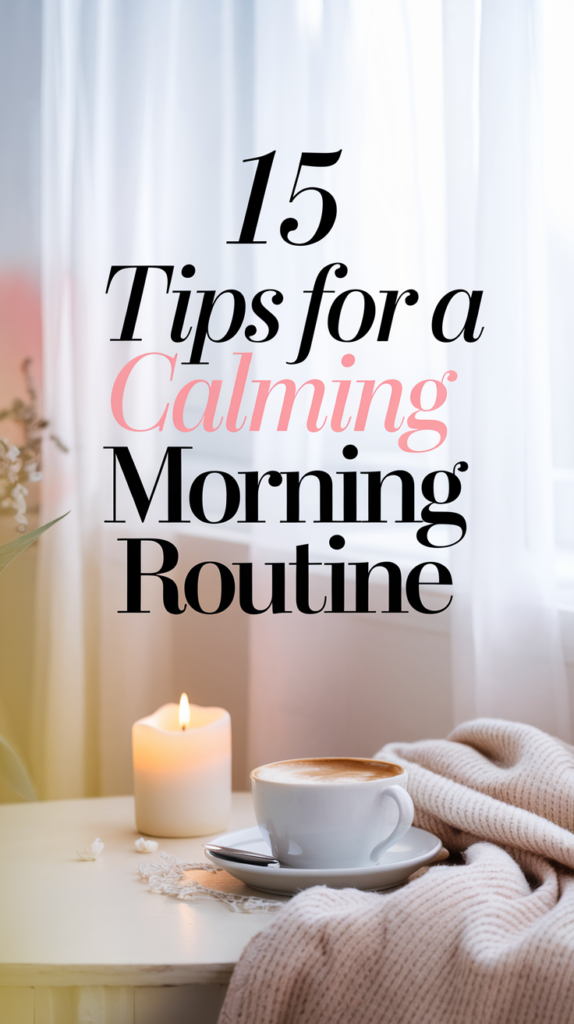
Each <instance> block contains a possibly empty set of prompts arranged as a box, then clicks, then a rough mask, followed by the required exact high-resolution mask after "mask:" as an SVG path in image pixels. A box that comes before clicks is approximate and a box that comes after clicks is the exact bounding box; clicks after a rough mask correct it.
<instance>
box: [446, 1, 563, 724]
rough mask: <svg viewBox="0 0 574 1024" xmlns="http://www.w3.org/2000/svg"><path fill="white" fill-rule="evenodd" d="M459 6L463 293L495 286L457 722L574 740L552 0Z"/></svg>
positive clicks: (452, 35)
mask: <svg viewBox="0 0 574 1024" xmlns="http://www.w3.org/2000/svg"><path fill="white" fill-rule="evenodd" d="M477 13H478V12H477V9H476V6H475V5H474V4H472V3H462V4H455V3H448V4H447V5H446V7H445V26H444V28H445V110H446V143H447V154H448V160H447V196H448V198H449V211H448V216H449V243H450V244H449V287H453V288H455V287H460V283H459V282H460V281H461V280H462V279H467V280H469V279H470V280H472V282H473V286H474V287H476V288H482V289H484V307H483V323H484V327H485V330H484V336H483V337H482V338H481V339H480V341H479V342H478V343H477V344H476V345H474V346H472V350H471V351H466V352H463V353H460V350H459V351H458V353H457V354H458V355H460V356H462V359H461V363H460V378H461V383H462V388H461V390H460V393H459V394H458V396H457V398H458V399H459V407H458V408H457V410H456V412H457V416H456V420H455V425H454V431H453V435H451V437H456V438H457V440H458V441H459V443H460V445H461V451H462V450H466V451H468V452H469V461H470V465H471V469H472V487H471V498H470V502H469V505H468V512H469V518H470V523H471V528H470V531H469V543H468V545H467V546H466V548H463V546H462V545H461V547H460V549H458V548H457V549H455V556H454V565H455V571H456V578H457V581H458V584H459V594H458V600H457V602H456V603H455V604H454V606H453V618H454V623H453V664H454V683H455V691H454V692H455V715H456V719H457V720H458V721H461V720H464V719H467V718H471V717H474V716H476V715H488V716H494V717H500V718H516V719H519V720H521V721H524V722H528V723H530V724H532V725H537V726H538V727H539V728H542V729H545V730H547V731H548V732H551V733H553V734H555V735H558V736H561V737H562V738H563V739H569V737H570V735H571V726H570V711H569V704H568V689H567V682H566V671H565V665H564V656H563V651H562V644H561V638H560V635H559V623H558V611H557V601H556V590H555V582H554V530H553V508H552V462H553V460H552V437H551V423H552V415H551V387H550V350H549V343H550V337H549V321H548V308H547V288H548V271H547V263H546V258H545V257H546V252H545V250H546V234H545V232H546V223H545V203H544V200H545V196H544V183H543V161H544V132H543V127H544V126H543V121H542V113H543V92H542V90H543V72H544V67H543V63H542V52H543V50H542V22H541V10H540V7H539V5H538V4H537V3H536V2H535V0H533V2H530V3H513V2H509V3H502V4H501V3H497V2H496V0H483V3H482V5H481V11H480V18H479V17H477Z"/></svg>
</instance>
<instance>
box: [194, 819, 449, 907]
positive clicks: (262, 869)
mask: <svg viewBox="0 0 574 1024" xmlns="http://www.w3.org/2000/svg"><path fill="white" fill-rule="evenodd" d="M212 842H214V843H218V844H219V845H220V846H233V847H235V848H236V849H238V850H249V851H250V852H252V853H269V852H270V850H269V846H268V844H267V842H266V841H265V839H264V838H263V836H262V835H261V832H260V831H259V829H258V828H257V827H255V828H243V829H241V830H240V831H239V832H226V833H225V835H222V836H218V837H217V839H213V840H212ZM441 847H442V843H441V841H440V839H437V837H436V836H433V835H431V833H430V832H425V830H424V829H422V828H415V827H414V826H412V827H411V828H410V829H409V830H408V832H407V834H406V835H405V836H403V838H402V839H401V841H400V843H395V845H394V846H391V848H390V849H389V850H386V851H385V853H384V854H383V856H382V858H381V860H380V861H379V863H378V864H369V865H368V866H366V867H361V868H325V869H317V868H315V869H313V870H310V869H309V870H307V869H305V868H290V867H283V866H282V865H277V864H274V865H273V864H271V865H268V866H260V865H256V864H241V863H240V862H239V861H234V860H227V858H225V857H221V856H214V855H213V854H211V853H210V852H209V850H206V851H205V853H206V856H207V857H209V860H210V861H211V863H212V864H214V865H215V867H220V868H223V867H224V868H225V870H226V871H228V872H229V874H230V875H234V877H235V878H239V879H240V880H241V881H242V882H245V884H246V885H250V886H251V888H252V889H260V890H262V891H263V892H272V893H275V894H276V895H279V896H284V895H285V894H286V893H294V892H299V890H300V889H309V888H310V887H311V886H312V885H328V886H330V887H331V888H332V889H348V888H352V889H389V888H390V887H392V886H394V885H398V884H399V883H400V882H404V881H406V879H407V878H408V877H409V875H412V873H413V871H416V870H417V868H420V867H421V865H422V864H427V863H428V861H429V860H432V859H433V857H436V855H437V853H438V852H439V851H440V849H441Z"/></svg>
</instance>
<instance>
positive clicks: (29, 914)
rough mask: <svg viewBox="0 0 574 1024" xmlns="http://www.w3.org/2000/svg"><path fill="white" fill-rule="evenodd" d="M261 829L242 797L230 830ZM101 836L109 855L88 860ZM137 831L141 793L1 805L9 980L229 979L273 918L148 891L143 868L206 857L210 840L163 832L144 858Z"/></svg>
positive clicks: (3, 932)
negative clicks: (161, 858)
mask: <svg viewBox="0 0 574 1024" xmlns="http://www.w3.org/2000/svg"><path fill="white" fill-rule="evenodd" d="M254 824H255V819H254V815H253V809H252V804H251V797H250V795H249V794H248V793H236V794H234V797H233V812H232V818H231V822H230V829H239V828H247V827H249V826H251V825H254ZM96 836H99V837H100V838H101V839H102V840H103V841H104V843H105V850H104V852H103V853H102V854H101V856H100V857H99V858H98V860H96V861H80V860H78V858H77V855H76V850H77V849H78V848H80V847H84V846H89V845H90V844H91V842H92V841H93V839H95V837H96ZM137 836H138V833H137V832H136V831H135V825H134V809H133V797H104V798H99V799H92V800H58V801H46V802H44V803H35V804H6V805H3V806H0V985H1V986H6V985H18V986H22V985H31V986H37V985H49V986H53V985H72V986H82V985H189V984H195V983H206V982H227V981H228V980H229V977H230V975H231V972H232V970H233V967H234V965H235V963H236V962H237V959H238V957H239V956H240V954H241V952H242V950H243V948H244V947H245V945H246V944H247V942H248V941H249V940H250V939H251V938H252V936H254V935H256V934H257V932H259V931H261V929H262V928H264V927H265V925H266V924H268V923H269V922H270V920H271V915H269V914H264V913H255V914H239V913H233V912H231V911H230V910H229V909H228V908H227V907H226V906H224V905H223V904H220V903H217V902H216V901H211V900H210V901H202V902H196V903H186V902H183V901H181V900H177V899H174V898H172V897H169V896H160V895H157V894H153V893H150V892H149V891H148V890H147V885H146V883H145V882H142V881H141V880H140V877H139V872H138V865H139V864H140V863H144V862H147V861H149V860H154V859H155V858H157V856H158V853H159V851H161V850H165V851H166V852H167V853H170V854H173V855H175V856H176V857H177V858H178V859H179V860H182V861H188V862H193V861H203V860H205V857H204V854H203V849H202V845H201V844H202V842H205V841H206V837H202V838H200V839H162V840H160V847H159V851H158V853H156V854H147V855H146V854H138V853H137V852H136V851H135V849H134V840H135V839H136V838H137ZM237 884H238V885H239V883H237ZM238 891H240V890H239V889H238ZM242 891H246V892H248V893H250V892H252V890H242Z"/></svg>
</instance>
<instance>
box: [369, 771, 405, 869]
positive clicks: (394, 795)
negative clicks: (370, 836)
mask: <svg viewBox="0 0 574 1024" xmlns="http://www.w3.org/2000/svg"><path fill="white" fill-rule="evenodd" d="M387 796H390V797H391V799H392V800H394V801H395V803H396V805H397V807H398V809H399V820H398V822H397V824H396V826H395V828H394V829H393V831H392V832H391V834H390V836H387V838H386V839H383V841H382V843H377V845H376V846H375V848H374V850H372V851H371V860H372V861H374V862H375V863H376V862H377V861H378V860H379V858H380V856H381V854H382V853H384V852H385V850H388V848H389V846H392V845H393V844H394V843H398V841H399V839H402V838H403V836H404V835H405V833H406V832H408V830H409V829H410V827H411V825H412V823H413V818H414V814H415V808H414V804H413V802H412V800H411V798H410V796H409V794H408V793H407V791H406V789H405V788H404V787H403V786H388V788H387V789H385V790H383V793H382V797H383V800H384V799H385V797H387Z"/></svg>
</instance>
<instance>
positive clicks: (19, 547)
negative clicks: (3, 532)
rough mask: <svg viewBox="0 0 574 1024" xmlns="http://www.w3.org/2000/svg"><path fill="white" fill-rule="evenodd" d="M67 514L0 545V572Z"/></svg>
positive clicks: (67, 514)
mask: <svg viewBox="0 0 574 1024" xmlns="http://www.w3.org/2000/svg"><path fill="white" fill-rule="evenodd" d="M69 514H70V513H69V512H64V515H63V516H58V518H57V519H52V522H51V523H46V525H45V526H39V527H38V529H37V530H32V532H31V533H24V534H22V536H21V537H18V538H17V539H16V540H10V541H8V543H7V544H1V545H0V572H3V571H4V569H5V568H6V566H7V565H10V562H12V561H13V560H14V559H15V558H17V557H18V555H21V554H22V552H23V551H25V550H26V548H28V547H30V544H33V543H34V541H35V540H37V539H38V537H40V536H41V534H43V533H44V531H45V530H49V529H50V527H51V526H53V525H54V523H59V522H60V519H65V517H66V516H69Z"/></svg>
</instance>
